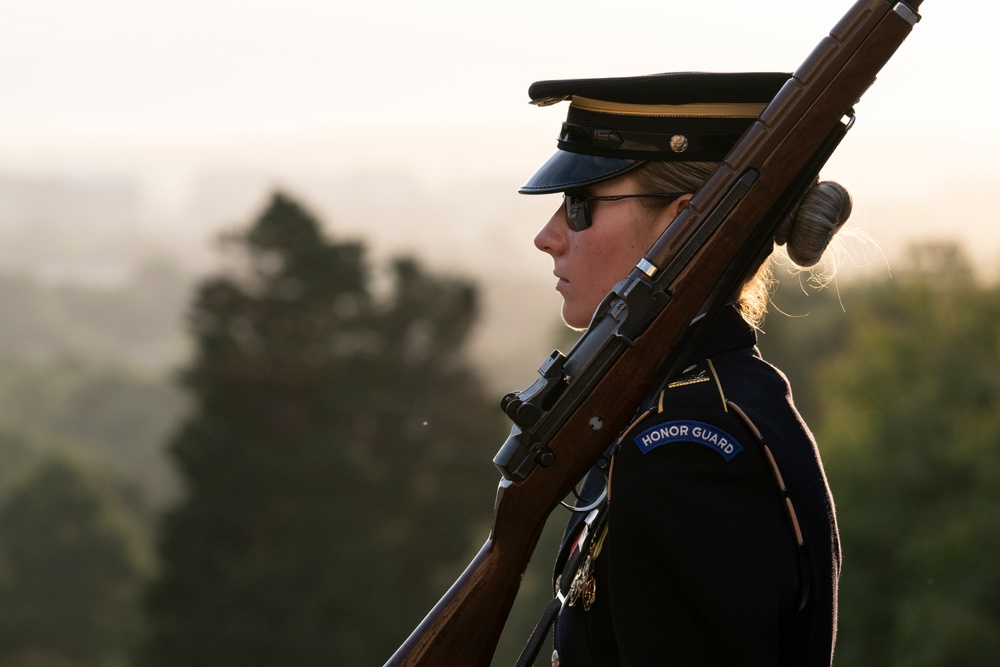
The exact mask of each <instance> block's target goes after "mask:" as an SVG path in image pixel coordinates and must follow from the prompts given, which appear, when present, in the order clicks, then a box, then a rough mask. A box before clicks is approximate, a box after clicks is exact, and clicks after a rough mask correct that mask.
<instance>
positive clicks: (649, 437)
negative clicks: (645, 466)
mask: <svg viewBox="0 0 1000 667" xmlns="http://www.w3.org/2000/svg"><path fill="white" fill-rule="evenodd" d="M633 440H635V444H636V446H638V447H639V451H641V452H642V453H643V454H648V453H649V452H651V451H652V450H654V449H656V448H657V447H660V446H662V445H668V444H670V443H673V442H693V443H695V444H698V445H704V446H705V447H708V448H709V449H711V450H712V451H714V452H716V453H717V454H719V455H720V456H721V457H722V458H724V459H725V460H726V461H732V460H733V459H734V458H736V455H737V454H739V453H740V452H742V451H743V446H742V445H740V443H739V442H737V440H736V438H734V437H733V436H731V435H729V434H728V433H726V432H725V431H723V430H722V429H721V428H719V427H718V426H712V425H711V424H706V423H705V422H699V421H693V420H688V419H684V420H678V421H669V422H663V423H662V424H657V425H656V426H652V427H650V428H648V429H646V430H645V431H643V432H642V433H640V434H638V435H636V436H635V437H634V438H633Z"/></svg>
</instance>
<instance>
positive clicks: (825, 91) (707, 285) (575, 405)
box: [386, 0, 920, 666]
mask: <svg viewBox="0 0 1000 667" xmlns="http://www.w3.org/2000/svg"><path fill="white" fill-rule="evenodd" d="M919 4H920V0H914V1H911V2H908V3H906V4H903V3H899V2H895V1H889V0H859V1H858V2H857V3H856V4H855V5H854V6H853V7H852V8H851V10H850V11H849V12H848V13H847V14H846V15H845V16H844V17H843V18H842V19H841V20H840V22H839V23H838V24H837V25H836V26H835V27H834V29H833V31H832V32H831V34H830V36H829V37H826V38H824V39H823V40H822V41H821V42H820V43H819V45H818V46H817V47H816V49H815V50H814V51H813V52H812V54H811V55H809V57H808V58H807V59H806V60H805V62H804V63H803V64H802V65H801V66H800V67H799V68H798V70H796V71H795V73H794V74H793V76H792V78H790V79H789V80H788V82H787V83H786V84H785V86H784V87H783V88H782V89H781V91H779V93H778V95H777V96H776V97H775V98H774V100H773V101H772V102H771V103H770V104H769V105H768V107H767V108H766V109H765V111H764V113H763V114H762V116H761V118H760V120H759V121H757V122H756V123H754V124H753V125H752V126H751V127H750V128H749V129H748V130H747V132H746V133H745V134H744V136H743V137H742V139H741V140H740V141H739V142H738V143H737V145H736V146H735V147H734V148H733V150H732V151H731V152H730V154H729V155H728V156H727V157H726V159H725V161H724V163H723V164H722V166H721V167H720V168H719V169H718V170H717V171H716V172H715V174H713V176H712V177H711V178H710V179H709V180H708V181H707V182H706V183H705V185H704V186H702V187H701V188H700V189H699V190H698V192H697V193H696V194H695V196H694V197H693V198H692V199H691V202H690V205H689V206H688V207H687V208H686V209H685V210H684V211H683V212H681V214H680V215H678V216H677V218H676V219H675V220H674V222H673V223H672V224H671V225H670V226H669V227H668V229H667V231H666V232H664V234H663V235H662V236H661V237H660V238H659V239H658V240H657V242H656V243H655V244H654V245H653V247H652V248H651V249H650V250H649V252H648V253H647V255H646V257H645V258H644V260H643V262H640V265H639V266H638V267H636V269H634V270H633V272H632V274H631V275H630V276H629V278H627V279H626V280H625V281H622V283H619V285H617V286H616V288H615V291H614V292H612V294H611V295H609V297H608V299H606V300H605V302H604V304H602V308H601V309H599V310H598V313H597V315H595V319H594V321H593V322H592V323H591V326H590V328H589V329H588V330H587V332H586V333H585V334H584V336H583V337H582V338H581V339H580V341H578V342H577V344H576V346H574V348H573V350H572V351H571V352H570V354H569V356H568V358H564V359H566V364H565V365H566V367H567V368H569V367H571V366H572V367H573V368H574V369H575V368H577V367H578V366H579V367H581V368H583V370H584V371H587V372H580V373H577V372H575V370H574V372H573V373H572V374H570V373H568V372H560V373H559V377H556V378H554V379H552V380H549V381H547V382H546V383H545V389H546V390H548V389H550V388H552V387H555V388H556V389H557V390H558V391H559V392H560V393H559V395H558V396H557V397H556V399H555V400H554V401H553V400H552V399H551V395H550V394H545V396H544V399H545V401H544V405H542V402H541V400H539V401H537V402H536V403H537V404H535V405H534V409H535V412H536V413H538V412H541V413H542V417H541V419H539V418H538V415H537V414H535V415H533V416H532V417H531V419H526V420H524V421H525V423H523V424H519V420H518V419H515V423H516V424H519V425H518V426H515V428H514V429H513V431H512V436H511V438H510V439H508V443H506V444H505V445H504V448H503V449H502V450H501V452H500V454H498V459H497V464H498V467H500V468H501V470H502V471H503V472H504V477H505V478H504V479H502V480H501V483H500V488H499V490H498V492H497V498H496V505H495V508H494V516H493V526H492V530H491V532H490V535H489V538H488V539H487V541H486V543H485V544H484V545H483V547H482V549H481V550H480V551H479V553H478V554H477V555H476V557H475V558H474V559H473V561H472V562H471V563H470V564H469V566H468V567H467V568H466V570H465V572H464V573H463V574H462V575H461V576H460V577H459V579H458V580H457V581H456V582H455V583H454V584H453V585H452V587H451V588H450V589H449V590H448V592H447V593H446V594H445V595H444V597H442V598H441V600H440V601H439V602H438V603H437V605H435V607H434V608H433V609H432V610H431V612H430V613H429V614H428V615H427V617H426V618H425V619H424V620H423V622H422V623H421V624H420V625H419V626H418V627H417V628H416V630H414V632H413V633H412V634H411V635H410V637H409V638H408V639H407V640H406V641H405V642H404V643H403V645H402V646H400V648H399V649H398V650H397V651H396V653H395V654H394V655H393V656H392V657H391V658H390V659H389V662H388V663H386V664H387V665H392V666H403V665H405V666H418V665H421V666H422V665H427V666H431V665H433V666H450V665H464V666H482V665H489V664H490V662H491V660H492V657H493V654H494V652H495V650H496V646H497V643H498V642H499V639H500V635H501V632H502V631H503V628H504V625H505V623H506V620H507V616H508V615H509V613H510V610H511V607H512V606H513V603H514V598H515V597H516V595H517V590H518V588H519V586H520V582H521V577H522V576H523V574H524V572H525V570H526V568H527V565H528V562H529V560H530V558H531V555H532V552H533V551H534V549H535V545H536V544H537V542H538V539H539V536H540V534H541V531H542V528H543V527H544V525H545V521H546V518H547V517H548V515H549V514H550V513H551V512H552V510H553V509H555V507H556V506H557V505H558V504H559V501H560V500H561V499H563V498H564V497H566V496H567V494H569V493H570V491H571V490H572V488H573V486H574V485H575V484H576V483H578V482H579V480H580V479H581V478H583V476H584V475H585V474H586V473H587V471H588V470H589V469H590V468H591V467H592V466H593V465H594V463H595V462H596V461H597V459H598V458H599V457H600V455H601V454H602V453H603V452H604V451H605V449H607V447H608V445H609V444H610V442H611V441H612V440H613V439H614V438H615V436H616V434H618V433H619V432H620V431H621V430H622V429H624V428H625V427H626V426H627V425H628V422H629V420H630V419H631V418H632V416H633V412H634V409H635V406H636V405H638V404H639V403H640V402H641V400H642V399H643V397H644V396H646V395H647V393H648V392H649V391H650V390H651V389H652V388H653V386H654V384H655V383H657V382H659V381H660V380H662V378H663V371H664V368H669V369H675V368H676V367H678V366H679V365H680V364H681V363H682V362H683V361H684V357H685V356H686V353H687V352H688V350H689V348H690V342H689V341H687V339H688V338H689V337H690V336H689V335H688V334H689V324H690V323H691V321H692V319H693V318H694V317H695V316H696V315H697V314H699V313H700V312H702V311H703V310H704V307H705V304H706V303H707V302H709V303H710V304H711V307H710V313H711V312H713V310H717V309H718V308H719V307H721V305H722V302H723V301H724V299H725V297H726V296H728V295H729V294H730V293H731V291H732V289H733V288H735V287H738V285H739V284H740V281H742V280H743V279H744V278H745V277H746V275H747V272H748V271H749V270H751V269H752V268H754V264H755V263H756V262H759V261H760V260H761V259H762V258H763V257H764V256H766V254H768V253H769V252H770V249H771V245H772V239H773V237H774V233H775V230H776V228H777V226H778V224H779V223H780V222H781V220H782V219H783V218H784V216H785V215H786V214H787V213H788V211H790V210H791V208H792V207H793V206H794V205H795V203H796V202H797V201H798V199H799V198H800V197H801V195H802V193H803V192H804V191H805V188H806V187H808V185H809V183H811V182H812V180H813V179H814V178H815V176H816V174H817V173H818V172H819V168H820V167H822V165H823V163H825V161H826V159H827V158H828V157H829V155H830V153H832V151H833V150H834V148H835V147H836V145H837V143H838V142H839V139H840V138H841V137H842V136H843V134H844V133H845V132H846V131H847V129H848V127H849V124H847V123H846V122H845V117H846V116H849V115H851V113H852V107H853V105H854V104H855V102H856V101H857V100H858V99H859V98H860V97H861V95H862V93H864V92H865V90H866V89H867V88H868V87H869V85H870V84H871V83H872V82H873V81H874V79H875V75H876V74H877V73H878V72H879V70H881V68H882V67H883V66H884V65H885V63H886V62H888V60H889V58H890V57H892V55H893V53H894V52H895V51H896V49H897V48H898V47H899V45H900V44H901V43H902V42H903V40H904V39H905V38H906V36H907V35H908V34H909V32H910V30H911V29H912V27H913V25H914V24H915V23H916V22H917V20H919V16H917V14H916V11H915V10H916V8H917V7H918V6H919ZM640 267H642V268H640ZM637 294H638V295H639V296H636V295H637ZM650 304H653V305H652V306H650ZM651 308H652V312H651V313H650V309H651ZM623 313H624V314H623ZM630 318H631V319H630ZM637 319H638V320H639V321H640V324H639V325H638V326H637V325H635V324H634V323H635V321H636V320H637ZM706 319H710V318H706ZM607 322H611V324H610V325H608V324H606V323H607ZM626 331H627V334H626ZM595 350H597V352H595ZM555 354H556V353H554V355H555ZM560 356H561V355H560ZM581 356H583V357H585V359H584V362H581V363H579V364H576V365H575V366H574V365H573V362H574V360H575V359H576V358H577V357H581ZM550 359H552V357H550ZM547 363H548V362H547ZM545 367H546V366H545V365H544V364H543V368H545ZM557 368H559V369H561V368H562V366H561V365H558V366H557ZM595 369H596V370H595ZM588 378H590V379H588ZM539 382H541V380H540V381H539ZM539 382H536V384H539ZM580 385H583V386H580ZM533 387H535V385H532V388H533ZM532 388H529V390H526V391H525V392H521V394H523V395H520V397H519V398H518V401H519V402H524V403H531V402H532V400H533V398H534V394H532V393H531V389H532ZM522 399H523V400H522ZM511 412H512V410H508V413H509V414H510V413H511ZM546 420H547V421H546ZM539 424H541V426H539ZM520 428H523V429H524V431H523V432H522V431H521V430H520ZM529 473H530V474H529ZM512 480H513V481H512Z"/></svg>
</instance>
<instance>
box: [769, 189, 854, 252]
mask: <svg viewBox="0 0 1000 667" xmlns="http://www.w3.org/2000/svg"><path fill="white" fill-rule="evenodd" d="M853 206H854V203H853V201H852V200H851V195H850V193H849V192H848V191H847V189H846V188H844V186H842V185H841V184H840V183H837V182H835V181H820V182H818V183H816V184H814V185H813V186H812V187H810V188H809V190H808V191H807V192H806V194H805V196H803V197H802V201H801V202H800V203H799V205H798V207H797V208H796V209H795V210H794V211H792V213H791V214H790V215H789V216H788V218H786V219H785V221H784V222H782V223H781V226H780V227H779V228H778V232H777V233H776V234H775V236H774V242H775V243H777V244H778V245H784V246H785V247H786V250H787V252H788V257H789V258H790V259H791V260H792V261H793V262H795V263H796V264H798V265H799V266H801V267H810V266H815V265H816V264H817V263H818V262H819V260H820V259H821V258H822V257H823V252H824V251H825V250H826V247H827V246H828V245H829V244H830V240H831V239H833V237H834V235H835V234H836V233H837V232H838V231H839V230H840V228H841V227H843V226H844V223H845V222H847V219H848V218H850V217H851V209H852V208H853Z"/></svg>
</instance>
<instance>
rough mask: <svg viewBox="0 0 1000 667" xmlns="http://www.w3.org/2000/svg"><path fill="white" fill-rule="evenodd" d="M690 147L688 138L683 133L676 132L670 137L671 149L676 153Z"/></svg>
mask: <svg viewBox="0 0 1000 667" xmlns="http://www.w3.org/2000/svg"><path fill="white" fill-rule="evenodd" d="M687 149H688V140H687V137H685V136H684V135H683V134H675V135H674V136H672V137H670V150H672V151H673V152H675V153H683V152H684V151H686V150H687Z"/></svg>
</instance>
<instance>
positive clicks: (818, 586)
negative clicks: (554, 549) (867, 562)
mask: <svg viewBox="0 0 1000 667" xmlns="http://www.w3.org/2000/svg"><path fill="white" fill-rule="evenodd" d="M756 342H757V339H756V335H755V333H754V331H753V330H752V329H751V328H750V327H749V326H748V325H747V324H746V323H745V322H744V321H743V319H742V318H741V317H740V315H739V314H738V313H737V312H736V311H735V310H734V309H727V310H726V311H724V312H723V313H722V314H720V316H719V317H718V318H717V319H716V322H715V323H713V324H712V326H711V328H710V330H709V332H708V333H707V334H706V336H705V338H704V339H703V341H702V343H701V344H700V345H699V348H698V350H697V352H696V353H695V355H694V356H693V357H692V361H691V364H690V366H689V368H688V369H686V370H685V372H684V373H683V374H682V376H681V377H680V378H678V380H676V381H674V382H672V383H671V385H670V386H668V387H666V388H665V389H664V390H663V392H662V393H661V394H658V395H656V396H654V397H653V398H651V400H650V401H649V404H648V405H647V406H643V407H644V408H648V409H649V410H650V412H649V414H647V415H646V416H645V417H642V418H640V419H639V420H638V421H637V422H636V423H635V424H633V426H632V427H631V428H630V429H629V431H628V432H627V433H626V435H625V437H624V438H623V439H622V440H621V442H620V444H619V446H618V448H617V449H616V450H615V454H614V458H613V463H612V466H611V474H610V501H609V504H608V531H607V535H606V538H605V540H604V541H603V545H602V548H601V551H600V554H599V555H598V557H597V558H596V560H595V567H594V579H595V582H596V588H595V590H596V597H595V600H594V603H593V605H592V607H591V609H590V610H589V611H585V610H584V609H583V606H582V605H581V604H577V605H575V606H573V607H568V606H567V607H565V608H564V609H563V612H562V613H561V614H560V616H559V618H558V619H557V621H556V626H555V632H554V642H555V648H556V650H557V652H558V659H559V664H560V666H561V667H584V666H590V665H599V666H601V667H608V666H614V665H629V666H636V667H639V666H641V667H648V666H650V665H699V666H701V667H706V666H712V665H755V666H756V665H788V666H795V667H814V666H820V665H822V666H823V667H829V665H830V663H831V659H832V657H831V654H832V650H833V640H834V637H835V634H836V606H837V580H838V577H839V573H840V543H839V540H838V537H837V526H836V519H835V517H834V511H833V504H832V500H831V497H830V491H829V488H828V486H827V482H826V477H825V475H824V473H823V468H822V464H821V463H820V459H819V454H818V451H817V449H816V445H815V442H814V441H813V438H812V435H811V433H810V432H809V429H808V428H807V427H806V425H805V423H803V421H802V419H801V418H800V417H799V414H798V412H797V411H796V409H795V406H794V405H793V403H792V396H791V391H790V389H789V386H788V383H787V381H786V379H785V377H784V375H782V373H781V372H780V371H778V370H777V369H776V368H774V367H773V366H771V365H770V364H768V363H766V362H765V361H763V360H762V359H761V357H760V355H759V352H758V351H757V349H756ZM737 406H738V409H737ZM739 410H742V412H743V413H745V414H746V416H747V417H749V420H750V422H752V425H753V426H748V425H747V423H746V422H745V421H744V420H743V419H742V418H741V417H740V415H739V414H738V413H739ZM754 427H755V428H756V430H757V431H759V432H760V435H761V437H759V438H758V437H757V436H756V435H755V432H754ZM764 445H766V446H767V448H769V449H770V451H771V452H772V453H773V458H774V460H775V462H776V468H777V474H776V472H775V466H774V465H772V464H771V463H769V461H768V456H767V454H766V453H765V451H764ZM779 475H780V479H779ZM604 478H605V476H604V473H602V472H601V471H599V470H597V469H596V468H595V470H594V471H592V472H591V473H590V474H589V475H588V477H587V480H586V481H585V483H584V488H583V493H582V495H583V496H584V497H586V496H588V495H592V496H596V495H597V493H598V492H599V489H600V488H601V487H603V483H604ZM782 481H783V483H784V485H785V487H787V498H788V499H790V501H791V503H792V506H793V507H794V515H795V517H796V520H797V522H798V525H799V527H800V529H801V535H802V538H803V541H804V547H800V546H799V544H798V542H799V540H798V538H797V534H796V529H795V526H794V521H793V519H792V518H791V514H790V512H789V510H788V507H787V504H786V500H785V495H784V494H783V493H782V491H781V482H782ZM581 519H582V517H581V516H574V517H573V518H572V519H571V520H570V524H569V527H568V529H567V532H566V539H564V542H563V546H562V548H561V549H560V553H559V556H558V559H557V563H556V571H557V573H559V572H561V568H562V566H563V563H564V562H565V560H566V558H567V556H568V554H569V551H570V549H571V548H572V543H573V541H574V540H575V538H576V536H577V534H578V532H579V527H580V521H581ZM803 600H804V603H805V606H804V607H803V608H801V610H800V606H801V604H802V602H803Z"/></svg>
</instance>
